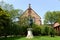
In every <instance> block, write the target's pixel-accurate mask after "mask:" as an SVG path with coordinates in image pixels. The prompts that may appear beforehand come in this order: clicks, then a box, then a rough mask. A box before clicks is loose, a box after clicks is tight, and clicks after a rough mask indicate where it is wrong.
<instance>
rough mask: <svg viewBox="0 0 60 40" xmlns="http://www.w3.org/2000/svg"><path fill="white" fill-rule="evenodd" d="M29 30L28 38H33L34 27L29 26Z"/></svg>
mask: <svg viewBox="0 0 60 40" xmlns="http://www.w3.org/2000/svg"><path fill="white" fill-rule="evenodd" d="M27 30H28V32H27V37H26V38H33V34H32V28H28V29H27Z"/></svg>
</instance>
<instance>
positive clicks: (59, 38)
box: [0, 36, 60, 40]
mask: <svg viewBox="0 0 60 40" xmlns="http://www.w3.org/2000/svg"><path fill="white" fill-rule="evenodd" d="M0 40H60V36H55V37H50V36H36V37H34V38H32V39H27V38H26V37H13V38H12V37H10V38H0Z"/></svg>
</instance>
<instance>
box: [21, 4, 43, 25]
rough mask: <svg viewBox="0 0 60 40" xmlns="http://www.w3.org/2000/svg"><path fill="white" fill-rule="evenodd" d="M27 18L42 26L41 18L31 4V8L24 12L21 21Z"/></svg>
mask: <svg viewBox="0 0 60 40" xmlns="http://www.w3.org/2000/svg"><path fill="white" fill-rule="evenodd" d="M24 17H25V18H26V17H32V19H33V22H34V24H37V25H41V24H42V23H41V17H40V16H39V15H38V14H37V13H36V12H35V11H34V10H33V9H32V8H31V4H29V7H28V8H27V10H25V11H24V12H23V14H22V15H21V19H22V18H24Z"/></svg>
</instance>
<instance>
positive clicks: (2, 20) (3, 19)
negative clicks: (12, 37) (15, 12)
mask: <svg viewBox="0 0 60 40" xmlns="http://www.w3.org/2000/svg"><path fill="white" fill-rule="evenodd" d="M10 21H11V20H10V14H9V13H7V12H5V11H4V10H2V9H1V8H0V27H1V32H2V34H3V35H4V36H5V37H7V35H8V30H9V26H10ZM2 28H3V29H2Z"/></svg>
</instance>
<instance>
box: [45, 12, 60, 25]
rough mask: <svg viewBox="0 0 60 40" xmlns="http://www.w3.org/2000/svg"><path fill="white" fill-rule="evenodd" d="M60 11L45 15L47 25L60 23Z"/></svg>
mask: <svg viewBox="0 0 60 40" xmlns="http://www.w3.org/2000/svg"><path fill="white" fill-rule="evenodd" d="M59 20H60V11H52V12H50V11H48V12H46V14H45V20H44V23H45V24H49V23H50V24H54V22H60V21H59Z"/></svg>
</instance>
